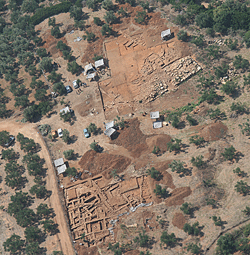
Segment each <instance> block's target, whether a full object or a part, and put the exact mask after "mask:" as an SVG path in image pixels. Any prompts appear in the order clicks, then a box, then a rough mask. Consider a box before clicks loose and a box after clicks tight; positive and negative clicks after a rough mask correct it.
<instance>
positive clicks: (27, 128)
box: [0, 120, 75, 255]
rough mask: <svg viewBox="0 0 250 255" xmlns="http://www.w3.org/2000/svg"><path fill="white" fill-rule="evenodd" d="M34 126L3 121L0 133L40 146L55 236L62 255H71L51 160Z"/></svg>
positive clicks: (69, 240)
mask: <svg viewBox="0 0 250 255" xmlns="http://www.w3.org/2000/svg"><path fill="white" fill-rule="evenodd" d="M35 128H36V124H33V123H29V124H22V123H19V122H16V121H15V120H5V121H2V122H0V131H2V130H6V131H8V132H10V134H11V135H15V136H16V135H17V134H18V133H19V132H20V133H22V134H24V135H25V136H27V137H29V138H32V139H34V141H35V142H36V143H39V144H40V146H41V151H39V153H38V154H40V156H41V157H42V158H44V160H45V162H46V166H47V177H46V188H47V189H48V190H51V191H52V194H51V196H50V198H49V203H50V205H51V207H52V208H53V209H54V212H55V215H56V216H55V222H56V223H57V224H58V229H59V233H58V234H57V236H58V239H59V242H60V246H61V249H62V252H63V254H65V255H73V254H75V250H74V248H73V245H72V242H71V238H70V235H69V232H68V228H67V222H66V219H65V216H64V213H63V208H62V206H61V203H60V198H59V193H58V189H57V179H56V176H55V173H54V167H53V165H52V162H51V158H50V155H49V152H48V150H47V147H46V145H45V142H44V140H43V138H42V137H41V135H40V134H39V133H38V132H37V131H36V129H35Z"/></svg>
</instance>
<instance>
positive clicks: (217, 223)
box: [212, 216, 223, 226]
mask: <svg viewBox="0 0 250 255" xmlns="http://www.w3.org/2000/svg"><path fill="white" fill-rule="evenodd" d="M212 220H213V221H214V225H215V226H222V225H223V221H222V220H221V217H217V216H212Z"/></svg>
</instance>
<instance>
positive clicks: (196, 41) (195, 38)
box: [191, 35, 204, 47]
mask: <svg viewBox="0 0 250 255" xmlns="http://www.w3.org/2000/svg"><path fill="white" fill-rule="evenodd" d="M203 38H204V35H199V36H192V40H191V43H194V44H195V45H196V46H198V47H203V46H204V40H203Z"/></svg>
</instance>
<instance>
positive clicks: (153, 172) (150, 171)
mask: <svg viewBox="0 0 250 255" xmlns="http://www.w3.org/2000/svg"><path fill="white" fill-rule="evenodd" d="M147 174H149V175H150V176H151V178H153V179H155V180H158V179H159V178H160V176H161V172H159V171H157V170H156V169H155V168H154V167H151V169H148V170H147Z"/></svg>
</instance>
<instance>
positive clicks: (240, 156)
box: [235, 151, 245, 163]
mask: <svg viewBox="0 0 250 255" xmlns="http://www.w3.org/2000/svg"><path fill="white" fill-rule="evenodd" d="M244 156H245V155H244V154H243V153H242V152H240V151H238V152H237V153H235V161H236V162H237V163H238V162H239V160H240V159H241V158H243V157H244Z"/></svg>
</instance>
